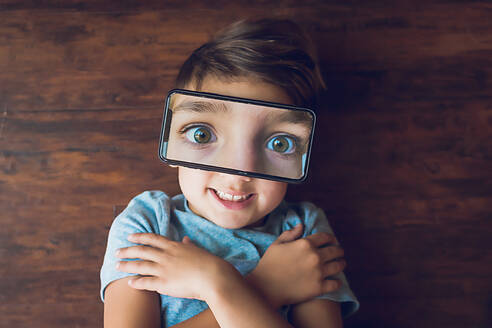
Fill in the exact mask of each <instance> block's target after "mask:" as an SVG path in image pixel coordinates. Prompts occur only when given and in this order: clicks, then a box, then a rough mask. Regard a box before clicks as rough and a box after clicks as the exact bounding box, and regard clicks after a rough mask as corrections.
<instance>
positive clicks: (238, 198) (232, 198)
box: [215, 190, 249, 202]
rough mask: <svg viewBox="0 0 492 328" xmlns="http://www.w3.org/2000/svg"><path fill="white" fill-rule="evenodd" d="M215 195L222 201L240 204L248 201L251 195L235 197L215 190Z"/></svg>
mask: <svg viewBox="0 0 492 328" xmlns="http://www.w3.org/2000/svg"><path fill="white" fill-rule="evenodd" d="M215 193H216V194H217V196H219V198H220V199H223V200H228V201H233V202H240V201H243V200H246V199H247V198H248V196H249V195H245V196H235V195H231V194H228V193H226V192H222V191H219V190H215Z"/></svg>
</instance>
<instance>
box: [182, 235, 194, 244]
mask: <svg viewBox="0 0 492 328" xmlns="http://www.w3.org/2000/svg"><path fill="white" fill-rule="evenodd" d="M182 242H183V244H193V242H192V241H191V239H190V237H188V236H184V237H183V240H182Z"/></svg>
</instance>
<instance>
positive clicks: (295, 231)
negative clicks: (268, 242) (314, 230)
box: [274, 223, 303, 244]
mask: <svg viewBox="0 0 492 328" xmlns="http://www.w3.org/2000/svg"><path fill="white" fill-rule="evenodd" d="M302 231H303V225H302V223H299V224H297V225H296V226H294V228H292V229H290V230H286V231H284V232H282V233H281V234H280V236H278V238H277V239H276V240H275V241H274V243H277V244H280V243H286V242H289V241H294V240H296V239H297V238H299V237H300V236H302Z"/></svg>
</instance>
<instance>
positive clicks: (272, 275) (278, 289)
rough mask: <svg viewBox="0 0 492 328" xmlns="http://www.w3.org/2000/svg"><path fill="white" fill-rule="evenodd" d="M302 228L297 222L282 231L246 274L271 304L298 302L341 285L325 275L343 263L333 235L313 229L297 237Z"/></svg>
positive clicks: (340, 269) (338, 270)
mask: <svg viewBox="0 0 492 328" xmlns="http://www.w3.org/2000/svg"><path fill="white" fill-rule="evenodd" d="M302 229H303V226H302V225H301V224H299V225H297V226H295V227H294V228H293V229H292V230H288V231H284V232H283V233H282V234H281V235H280V236H279V237H278V238H277V240H276V241H275V242H273V243H272V245H270V247H269V248H268V249H267V251H266V252H265V254H264V255H263V257H262V258H261V260H260V262H259V263H258V265H257V267H256V268H255V269H254V270H253V272H252V273H251V277H249V281H251V282H252V283H253V284H254V285H256V286H257V288H259V289H260V290H261V291H262V292H263V293H264V294H265V296H266V297H267V298H268V299H269V300H270V302H271V304H272V305H273V306H275V307H280V306H282V305H286V304H295V303H300V302H303V301H306V300H309V299H311V298H313V297H316V296H318V295H321V294H324V293H328V292H332V291H334V290H336V289H338V288H339V287H340V286H341V282H340V281H338V280H334V279H325V278H329V277H330V276H333V275H335V274H337V273H339V272H342V271H343V269H344V268H345V265H346V263H345V260H343V259H342V257H343V254H344V252H343V249H342V248H341V247H340V246H338V245H337V241H336V239H335V237H334V236H333V235H330V234H327V233H316V234H313V235H310V236H308V237H306V238H301V239H297V238H299V237H300V236H301V235H302ZM296 239H297V240H296ZM321 246H323V247H321Z"/></svg>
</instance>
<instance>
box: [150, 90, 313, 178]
mask: <svg viewBox="0 0 492 328" xmlns="http://www.w3.org/2000/svg"><path fill="white" fill-rule="evenodd" d="M314 123H315V116H314V113H313V112H312V111H311V110H309V109H305V108H300V107H294V106H288V105H281V104H275V103H269V102H261V101H256V100H249V99H244V98H233V97H226V96H221V95H215V94H210V93H203V92H194V91H188V90H178V89H176V90H172V91H171V92H170V93H169V95H168V97H167V99H166V108H165V110H164V119H163V123H162V129H161V137H160V146H159V157H160V158H161V160H163V161H164V162H166V163H169V164H171V165H180V166H187V167H192V168H198V169H204V170H211V171H218V172H225V173H230V174H239V175H244V176H250V177H259V178H266V179H270V180H279V181H288V182H299V181H302V180H304V179H305V177H306V174H307V167H308V162H309V152H310V148H311V142H312V136H313V129H314Z"/></svg>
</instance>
